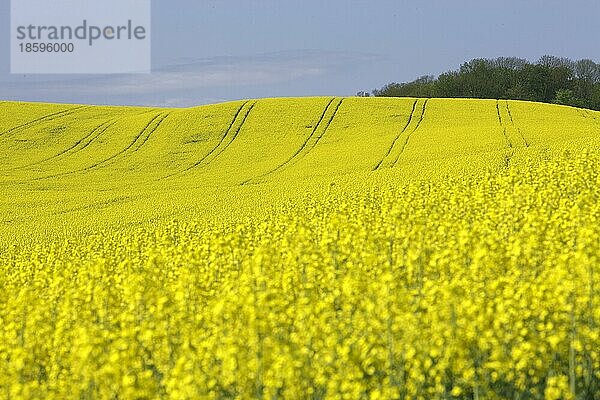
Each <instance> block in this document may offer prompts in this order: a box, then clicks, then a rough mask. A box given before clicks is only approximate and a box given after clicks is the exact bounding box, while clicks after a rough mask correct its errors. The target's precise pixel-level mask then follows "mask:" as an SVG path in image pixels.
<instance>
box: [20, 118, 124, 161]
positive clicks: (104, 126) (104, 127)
mask: <svg viewBox="0 0 600 400" xmlns="http://www.w3.org/2000/svg"><path fill="white" fill-rule="evenodd" d="M115 122H116V120H112V121H110V120H109V121H104V122H103V123H101V124H100V125H98V126H96V127H95V128H94V129H92V130H91V131H90V133H88V134H87V135H85V136H84V137H82V138H81V139H79V140H78V141H77V142H75V144H73V145H72V146H71V147H69V148H67V149H65V150H63V151H61V152H60V153H57V154H55V155H53V156H51V157H48V158H45V159H43V160H40V161H36V162H34V163H31V164H27V165H23V166H21V167H16V168H11V169H9V170H8V171H15V170H20V169H25V168H29V167H34V166H36V165H39V164H43V163H45V162H48V161H51V160H54V159H56V158H59V157H61V156H63V155H65V154H67V153H69V152H70V151H72V150H74V149H76V148H77V146H79V145H80V144H81V143H82V142H83V141H84V140H86V139H88V138H89V137H90V136H92V135H94V133H96V132H100V133H99V134H98V135H100V134H102V133H104V132H105V131H106V130H107V129H108V128H110V127H111V126H112V125H114V124H115ZM92 140H94V138H92ZM90 142H91V140H90ZM90 142H88V143H87V144H86V145H85V146H84V147H86V146H87V145H88V144H89V143H90ZM84 147H82V148H81V149H78V150H75V151H74V152H73V153H76V152H78V151H80V150H82V149H83V148H84Z"/></svg>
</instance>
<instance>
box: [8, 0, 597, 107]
mask: <svg viewBox="0 0 600 400" xmlns="http://www.w3.org/2000/svg"><path fill="white" fill-rule="evenodd" d="M13 1H19V0H13ZM599 15H600V2H599V1H597V0H570V1H568V2H567V1H564V0H502V1H497V0H493V1H487V0H430V1H425V0H422V1H412V0H411V1H401V0H369V1H367V0H361V1H358V0H346V1H342V0H318V1H317V0H153V1H152V25H151V29H152V35H151V46H152V73H150V74H121V75H17V74H10V54H9V50H10V40H9V37H10V36H9V35H10V29H11V28H10V1H9V0H0V100H23V101H45V102H61V103H85V104H119V105H152V106H167V107H188V106H194V105H201V104H208V103H217V102H222V101H229V100H237V99H243V98H263V97H295V96H322V95H336V96H351V95H354V94H356V92H358V91H361V90H365V91H371V90H373V89H375V88H380V87H381V86H383V85H385V84H387V83H390V82H403V81H410V80H413V79H415V78H417V77H419V76H422V75H438V74H440V73H442V72H445V71H448V70H453V69H456V68H458V67H459V66H460V64H461V63H463V62H465V61H468V60H470V59H473V58H478V57H485V58H493V57H501V56H516V57H521V58H526V59H529V60H531V61H535V60H537V59H538V58H539V57H541V56H542V55H545V54H552V55H556V56H562V57H569V58H572V59H581V58H590V59H592V60H595V61H600V46H599V45H598V38H599V37H600V24H598V22H597V21H598V16H599Z"/></svg>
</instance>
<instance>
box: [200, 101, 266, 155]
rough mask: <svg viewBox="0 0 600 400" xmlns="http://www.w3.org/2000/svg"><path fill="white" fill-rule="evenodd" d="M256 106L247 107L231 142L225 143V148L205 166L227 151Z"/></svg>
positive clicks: (253, 104) (254, 103)
mask: <svg viewBox="0 0 600 400" xmlns="http://www.w3.org/2000/svg"><path fill="white" fill-rule="evenodd" d="M255 105H256V101H255V102H253V103H252V104H251V105H250V107H248V110H247V111H246V114H245V115H244V118H242V123H241V124H240V126H238V128H237V129H236V130H235V133H234V134H233V136H232V138H231V140H230V141H229V142H227V144H226V145H225V146H223V147H222V148H221V150H219V152H218V153H217V154H216V155H215V156H214V157H213V158H212V159H211V160H209V161H208V162H207V163H206V164H205V165H208V164H210V163H211V162H213V161H214V160H216V159H217V157H219V156H220V155H221V154H223V152H224V151H225V150H227V148H228V147H229V146H231V143H233V142H234V140H235V139H236V138H237V137H238V135H239V134H240V131H241V130H242V127H243V126H244V124H245V123H246V120H247V119H248V116H249V115H250V112H251V111H252V109H253V108H254V106H255Z"/></svg>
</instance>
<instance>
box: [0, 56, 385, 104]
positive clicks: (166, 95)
mask: <svg viewBox="0 0 600 400" xmlns="http://www.w3.org/2000/svg"><path fill="white" fill-rule="evenodd" d="M377 59H378V56H376V55H371V54H362V53H350V52H334V51H320V50H298V51H285V52H277V53H267V54H260V55H254V56H223V57H213V58H204V59H194V60H181V61H180V62H177V63H173V64H170V65H167V66H163V67H161V68H157V69H155V70H154V71H153V72H152V73H151V74H138V75H105V76H101V77H89V78H88V77H85V78H82V77H77V76H69V77H66V78H65V79H62V80H51V81H41V82H40V81H37V82H35V83H32V82H12V83H9V84H8V85H4V86H7V88H5V89H4V90H3V92H5V93H7V94H8V98H15V97H17V98H21V99H27V97H31V96H33V97H35V99H37V100H42V101H57V100H51V99H52V98H57V97H60V96H61V95H62V96H65V93H66V94H67V96H66V97H68V98H69V99H82V100H77V101H76V102H89V100H88V99H91V100H92V101H93V99H106V100H108V101H103V102H108V103H110V102H111V100H110V99H115V102H120V103H123V99H127V98H130V99H132V100H133V101H132V102H135V103H140V102H142V103H143V102H145V100H143V99H148V102H149V103H154V104H156V100H157V98H160V100H159V102H160V103H161V105H169V106H175V105H182V104H184V105H187V104H189V103H190V101H189V100H186V97H190V94H191V93H195V95H194V96H191V97H193V98H194V99H196V102H197V98H198V96H197V93H199V92H202V91H206V90H208V89H211V91H212V92H215V90H216V91H217V92H218V90H217V89H219V88H222V89H225V90H226V91H230V90H231V88H243V87H265V86H270V85H277V84H281V83H285V82H291V81H297V80H302V79H310V78H314V77H323V76H327V75H329V74H335V73H339V72H340V71H344V70H349V69H352V68H354V67H355V66H357V65H364V64H366V63H370V62H374V61H376V60H377ZM53 79H54V78H53ZM212 98H213V99H219V100H222V99H221V98H219V97H215V96H212ZM140 99H141V100H140ZM203 102H207V101H206V99H204V101H203Z"/></svg>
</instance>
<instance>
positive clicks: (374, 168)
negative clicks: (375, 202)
mask: <svg viewBox="0 0 600 400" xmlns="http://www.w3.org/2000/svg"><path fill="white" fill-rule="evenodd" d="M418 101H419V100H418V99H416V100H415V101H414V102H413V105H412V109H411V110H410V114H409V116H408V120H407V121H406V124H405V125H404V127H403V128H402V130H401V131H400V132H399V133H398V134H397V135H396V137H395V138H394V140H393V141H392V144H391V146H390V148H389V149H388V151H387V152H386V153H385V154H384V156H383V157H382V158H381V160H380V161H379V162H378V163H377V165H375V166H374V167H373V171H376V170H378V169H379V167H381V164H383V162H384V161H385V159H386V158H387V157H389V155H390V153H391V152H392V150H393V149H394V147H395V146H396V142H397V141H398V139H400V136H402V134H403V133H404V132H406V130H407V129H408V126H409V125H410V123H411V122H412V118H413V115H414V113H415V109H416V108H417V102H418Z"/></svg>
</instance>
